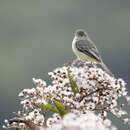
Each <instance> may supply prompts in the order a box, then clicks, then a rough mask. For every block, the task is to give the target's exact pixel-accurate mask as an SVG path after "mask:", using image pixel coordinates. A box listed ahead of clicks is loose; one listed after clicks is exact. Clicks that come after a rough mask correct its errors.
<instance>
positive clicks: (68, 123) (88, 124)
mask: <svg viewBox="0 0 130 130" xmlns="http://www.w3.org/2000/svg"><path fill="white" fill-rule="evenodd" d="M63 129H65V130H117V128H116V127H115V126H112V124H111V121H110V120H108V119H106V120H102V119H101V118H100V117H99V116H96V115H95V114H94V113H93V112H91V111H85V113H84V114H80V115H76V114H74V113H69V114H67V115H65V116H64V118H63V119H62V120H59V122H57V123H56V124H53V125H51V126H49V128H47V129H46V130H63Z"/></svg>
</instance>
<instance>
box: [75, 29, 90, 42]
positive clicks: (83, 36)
mask: <svg viewBox="0 0 130 130" xmlns="http://www.w3.org/2000/svg"><path fill="white" fill-rule="evenodd" d="M74 35H75V38H76V39H78V40H81V39H87V37H88V35H87V32H86V31H85V30H83V29H78V30H76V31H75V33H74Z"/></svg>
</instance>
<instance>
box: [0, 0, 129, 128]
mask: <svg viewBox="0 0 130 130" xmlns="http://www.w3.org/2000/svg"><path fill="white" fill-rule="evenodd" d="M79 28H82V29H86V30H87V32H88V34H89V36H90V37H91V39H92V40H93V41H94V42H95V43H96V45H97V48H98V49H99V51H100V53H101V54H102V57H103V59H104V62H105V63H106V64H107V65H108V67H109V69H110V70H111V71H112V72H113V73H114V74H115V75H116V77H120V78H123V79H124V80H125V81H126V82H127V83H128V84H130V67H129V66H130V65H129V64H130V57H129V56H130V1H129V0H114V1H113V0H64V1H63V0H11V1H5V0H1V1H0V126H2V124H3V120H4V119H5V118H10V117H12V116H13V114H12V112H13V111H17V110H18V108H19V98H18V93H19V92H20V91H21V90H22V89H24V88H32V87H34V86H33V84H32V78H33V77H36V78H42V79H44V80H46V81H47V82H48V84H49V83H50V80H49V77H48V72H50V71H53V69H55V68H56V67H58V66H62V65H63V64H64V63H66V62H68V61H71V60H73V59H75V58H76V57H75V56H74V54H73V53H72V50H71V42H72V39H73V32H74V31H75V30H76V29H79ZM127 88H128V89H129V92H130V87H129V86H128V85H127ZM129 95H130V94H129ZM128 110H129V108H128ZM129 112H130V110H129ZM113 124H115V125H117V126H118V128H119V130H121V129H124V130H129V129H130V127H128V126H127V125H123V124H122V123H121V121H120V120H116V121H114V122H113ZM0 129H2V128H0Z"/></svg>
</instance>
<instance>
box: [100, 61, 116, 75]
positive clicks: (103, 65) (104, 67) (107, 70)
mask: <svg viewBox="0 0 130 130" xmlns="http://www.w3.org/2000/svg"><path fill="white" fill-rule="evenodd" d="M101 65H102V67H103V69H104V70H105V71H106V72H107V73H108V74H109V75H110V76H112V77H114V75H113V74H112V72H111V71H110V70H109V69H108V68H107V66H106V65H105V64H104V63H103V62H102V63H101Z"/></svg>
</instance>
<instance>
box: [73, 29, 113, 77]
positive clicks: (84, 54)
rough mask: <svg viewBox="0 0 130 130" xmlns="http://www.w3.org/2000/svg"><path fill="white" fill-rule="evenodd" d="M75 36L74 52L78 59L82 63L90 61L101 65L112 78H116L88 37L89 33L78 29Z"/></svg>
mask: <svg viewBox="0 0 130 130" xmlns="http://www.w3.org/2000/svg"><path fill="white" fill-rule="evenodd" d="M74 35H75V36H74V39H73V42H72V50H73V52H74V54H75V55H76V56H77V57H78V59H79V60H81V61H90V62H91V63H97V64H100V65H101V66H102V67H103V68H104V70H105V71H106V72H107V73H108V74H109V75H110V76H113V77H114V75H113V74H112V73H111V71H110V70H109V69H108V68H107V66H106V65H105V64H104V63H103V60H102V57H101V55H100V54H99V52H98V50H97V48H96V46H95V44H94V43H93V41H91V39H90V38H89V37H88V34H87V32H86V31H85V30H83V29H78V30H76V31H75V33H74Z"/></svg>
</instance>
